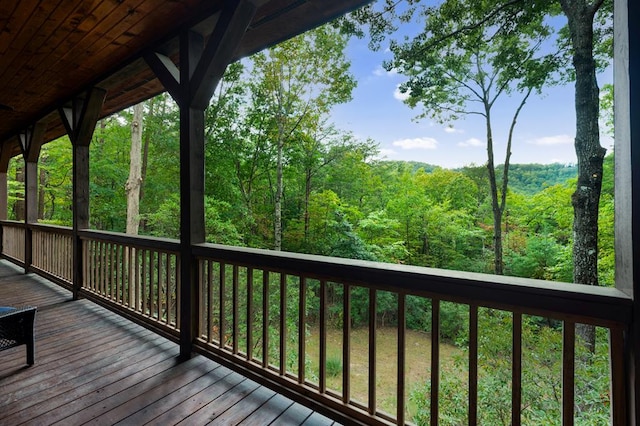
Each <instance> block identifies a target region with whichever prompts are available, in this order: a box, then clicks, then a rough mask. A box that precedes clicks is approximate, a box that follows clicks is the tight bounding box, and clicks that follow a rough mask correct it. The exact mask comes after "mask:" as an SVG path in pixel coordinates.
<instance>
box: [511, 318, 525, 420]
mask: <svg viewBox="0 0 640 426" xmlns="http://www.w3.org/2000/svg"><path fill="white" fill-rule="evenodd" d="M512 347H513V361H512V373H511V425H512V426H519V425H520V424H521V422H522V420H521V415H520V412H521V407H522V314H521V313H518V312H514V313H513V342H512Z"/></svg>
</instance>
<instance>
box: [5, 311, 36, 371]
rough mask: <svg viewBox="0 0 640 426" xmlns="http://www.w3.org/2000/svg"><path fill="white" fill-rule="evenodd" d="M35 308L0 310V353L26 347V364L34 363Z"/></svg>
mask: <svg viewBox="0 0 640 426" xmlns="http://www.w3.org/2000/svg"><path fill="white" fill-rule="evenodd" d="M36 311H37V308H35V307H24V308H8V309H5V308H3V309H0V351H3V350H5V349H9V348H13V347H16V346H20V345H27V364H29V365H33V364H34V363H35V333H34V325H35V319H36Z"/></svg>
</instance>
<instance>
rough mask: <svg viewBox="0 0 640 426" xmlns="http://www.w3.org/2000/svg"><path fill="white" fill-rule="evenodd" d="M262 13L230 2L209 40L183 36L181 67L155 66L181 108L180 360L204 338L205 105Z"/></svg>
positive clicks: (250, 4)
mask: <svg viewBox="0 0 640 426" xmlns="http://www.w3.org/2000/svg"><path fill="white" fill-rule="evenodd" d="M255 12H256V4H255V3H254V1H250V0H239V1H235V2H225V4H224V7H223V9H222V11H221V12H220V16H219V18H218V21H217V22H216V26H215V28H214V30H213V33H212V34H211V36H210V37H209V41H208V43H207V44H206V45H205V44H204V39H203V37H202V36H201V35H200V34H198V33H196V32H194V31H186V32H184V33H182V34H181V35H180V61H179V64H178V65H179V67H177V66H176V65H175V64H174V63H173V62H172V61H171V60H170V59H169V58H167V57H166V56H164V55H162V54H160V53H151V54H148V55H146V56H145V60H146V61H147V63H148V65H149V67H150V68H151V69H152V70H153V72H154V73H155V74H156V76H157V77H158V79H160V81H161V82H162V84H163V85H164V87H165V88H166V89H167V91H168V92H169V93H170V94H171V96H172V97H173V99H174V100H175V101H176V103H177V104H178V106H179V107H180V286H179V290H178V291H180V297H179V299H180V319H179V320H180V360H187V359H189V358H190V357H191V354H192V351H193V342H194V340H195V339H196V338H197V337H198V323H199V321H198V317H199V315H200V313H199V300H198V263H197V261H196V258H195V256H194V255H193V245H194V244H200V243H204V242H205V230H204V214H205V212H204V166H205V164H204V110H205V109H206V108H207V106H209V102H210V100H211V97H212V96H213V92H214V90H215V88H216V86H217V85H218V83H219V82H220V80H221V79H222V75H223V74H224V71H225V70H226V68H227V66H228V65H229V63H230V62H231V59H232V58H233V55H234V53H235V51H236V49H237V47H238V46H239V44H240V42H241V41H242V38H243V37H244V34H245V32H246V30H247V27H248V26H249V24H250V23H251V20H252V19H253V16H254V14H255Z"/></svg>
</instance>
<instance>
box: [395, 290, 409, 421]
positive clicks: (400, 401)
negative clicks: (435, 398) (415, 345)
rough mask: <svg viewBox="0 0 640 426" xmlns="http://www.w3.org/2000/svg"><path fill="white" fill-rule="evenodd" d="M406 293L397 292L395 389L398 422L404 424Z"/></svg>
mask: <svg viewBox="0 0 640 426" xmlns="http://www.w3.org/2000/svg"><path fill="white" fill-rule="evenodd" d="M406 297H407V296H406V295H405V294H404V293H400V294H398V359H397V362H398V381H397V386H398V391H397V396H396V399H397V407H396V408H397V413H396V416H397V418H398V424H399V425H404V412H405V396H404V389H405V355H406V349H407V344H406V340H407V339H406V337H407V335H406V325H407V320H406V308H405V305H406V303H405V302H406Z"/></svg>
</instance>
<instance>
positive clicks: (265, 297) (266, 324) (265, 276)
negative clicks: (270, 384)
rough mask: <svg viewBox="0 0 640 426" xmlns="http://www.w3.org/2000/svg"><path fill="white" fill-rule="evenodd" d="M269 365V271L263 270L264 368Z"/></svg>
mask: <svg viewBox="0 0 640 426" xmlns="http://www.w3.org/2000/svg"><path fill="white" fill-rule="evenodd" d="M268 366H269V271H267V270H263V271H262V368H267V367H268Z"/></svg>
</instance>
